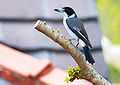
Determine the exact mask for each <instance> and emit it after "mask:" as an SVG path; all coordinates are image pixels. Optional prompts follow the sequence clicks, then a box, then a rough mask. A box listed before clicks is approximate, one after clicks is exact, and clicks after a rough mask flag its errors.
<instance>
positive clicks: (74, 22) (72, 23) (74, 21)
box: [66, 18, 92, 47]
mask: <svg viewBox="0 0 120 85" xmlns="http://www.w3.org/2000/svg"><path fill="white" fill-rule="evenodd" d="M66 22H67V24H68V27H69V28H70V29H71V30H72V31H73V30H74V32H75V31H76V32H78V33H79V35H80V36H82V37H83V38H84V40H85V41H87V42H88V45H89V46H90V47H92V45H91V44H90V41H89V39H88V35H87V32H86V31H85V28H84V25H83V24H82V22H81V21H80V20H79V19H78V18H70V19H69V20H66Z"/></svg>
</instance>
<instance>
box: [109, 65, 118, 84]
mask: <svg viewBox="0 0 120 85" xmlns="http://www.w3.org/2000/svg"><path fill="white" fill-rule="evenodd" d="M108 69H109V72H110V75H109V78H110V80H111V81H112V82H113V83H120V69H119V68H116V67H115V66H113V65H112V64H109V65H108Z"/></svg>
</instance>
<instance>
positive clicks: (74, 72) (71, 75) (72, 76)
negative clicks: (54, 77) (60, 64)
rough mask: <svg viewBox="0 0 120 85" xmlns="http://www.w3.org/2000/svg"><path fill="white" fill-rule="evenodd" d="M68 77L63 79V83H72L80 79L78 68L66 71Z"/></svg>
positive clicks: (70, 68)
mask: <svg viewBox="0 0 120 85" xmlns="http://www.w3.org/2000/svg"><path fill="white" fill-rule="evenodd" d="M66 71H67V74H68V76H67V77H66V78H65V82H67V83H68V82H72V81H74V80H75V79H80V67H79V66H76V67H72V66H71V67H69V68H68V69H67V70H66Z"/></svg>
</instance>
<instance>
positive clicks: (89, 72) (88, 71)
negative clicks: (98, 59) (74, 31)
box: [34, 20, 111, 85]
mask: <svg viewBox="0 0 120 85" xmlns="http://www.w3.org/2000/svg"><path fill="white" fill-rule="evenodd" d="M34 27H35V29H37V30H38V31H39V32H42V33H43V34H45V35H46V36H48V37H49V38H51V39H52V40H53V41H55V42H56V43H58V44H59V45H60V46H62V47H63V48H64V49H65V50H66V51H67V52H68V53H69V54H70V55H71V56H72V58H73V59H74V60H75V61H76V63H77V64H78V66H79V67H80V69H81V78H83V79H86V80H88V81H90V82H92V83H93V84H94V85H111V83H110V82H109V81H107V80H106V79H105V78H103V77H102V76H101V75H100V74H99V73H98V72H96V70H95V69H94V68H93V67H92V65H91V64H88V63H87V62H86V60H85V56H84V55H83V54H82V53H81V52H80V51H79V49H78V48H76V47H75V46H74V45H73V44H72V43H71V42H70V41H69V39H67V38H66V37H64V36H63V35H62V34H60V32H59V31H58V30H56V29H54V28H51V27H50V26H48V25H47V23H46V22H43V21H40V20H38V21H37V22H36V24H35V26H34Z"/></svg>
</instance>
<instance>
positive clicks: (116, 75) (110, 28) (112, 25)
mask: <svg viewBox="0 0 120 85" xmlns="http://www.w3.org/2000/svg"><path fill="white" fill-rule="evenodd" d="M97 8H98V13H99V19H100V24H101V25H100V26H101V28H102V32H103V33H104V35H105V36H106V37H107V38H108V39H109V40H110V41H111V42H112V44H113V45H120V0H97ZM109 50H111V49H109ZM109 57H110V56H109ZM118 59H119V58H118ZM114 62H115V61H113V62H112V63H108V69H109V72H110V80H111V81H112V82H115V83H117V82H119V83H120V68H117V67H116V66H115V65H114ZM119 66H120V63H119Z"/></svg>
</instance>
